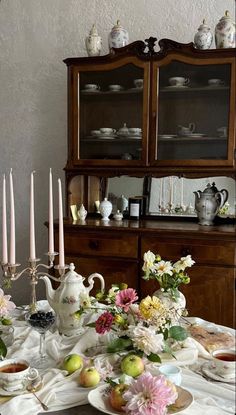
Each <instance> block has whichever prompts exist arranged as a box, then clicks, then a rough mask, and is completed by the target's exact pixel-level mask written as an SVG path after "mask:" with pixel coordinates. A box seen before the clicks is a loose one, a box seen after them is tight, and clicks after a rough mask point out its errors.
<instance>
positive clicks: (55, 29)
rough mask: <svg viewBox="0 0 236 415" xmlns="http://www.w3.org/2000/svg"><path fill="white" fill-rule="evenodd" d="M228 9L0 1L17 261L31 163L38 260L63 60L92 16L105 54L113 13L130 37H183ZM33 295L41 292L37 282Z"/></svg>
mask: <svg viewBox="0 0 236 415" xmlns="http://www.w3.org/2000/svg"><path fill="white" fill-rule="evenodd" d="M226 9H228V10H229V11H230V13H231V15H232V16H234V15H235V2H234V0H224V1H222V0H128V1H127V0H119V1H116V0H2V1H1V2H0V173H1V175H2V174H3V173H7V175H8V173H9V170H10V168H12V169H13V172H14V185H15V205H16V206H15V208H16V239H17V247H16V256H17V260H18V261H19V262H20V263H21V264H22V266H25V265H26V263H27V259H28V257H29V180H30V172H31V171H32V170H36V175H35V193H36V196H35V198H36V212H35V216H36V250H37V255H38V256H39V257H41V258H42V259H43V260H44V261H45V260H46V257H44V253H45V252H47V230H46V228H45V226H44V221H45V220H47V204H48V195H47V193H48V189H47V187H48V185H47V183H48V170H49V167H52V169H53V173H54V184H55V193H56V179H57V177H61V178H62V180H63V181H64V172H63V167H64V166H65V163H66V157H67V141H66V140H67V137H66V135H67V102H66V100H67V93H66V88H67V85H66V83H67V74H66V66H65V65H64V63H63V62H62V60H63V59H64V58H66V57H72V56H84V55H86V50H85V44H84V39H85V36H86V35H87V34H88V32H89V30H90V29H91V26H92V24H93V23H96V26H97V30H98V32H99V34H100V35H101V36H102V38H103V49H102V54H106V53H108V46H107V36H108V33H109V31H110V29H111V27H112V26H113V24H114V23H115V22H116V20H117V19H118V18H119V19H120V20H121V23H122V25H123V26H124V27H125V28H126V29H127V30H128V31H129V35H130V42H132V41H134V40H137V39H141V40H143V39H146V38H147V37H149V36H156V37H157V39H158V40H160V39H161V38H170V39H174V40H176V41H179V42H183V43H187V42H190V41H192V40H193V37H194V34H195V32H196V30H197V28H198V27H199V24H200V23H201V21H202V19H203V18H205V19H206V21H207V22H208V24H209V25H210V27H211V28H212V29H214V27H215V25H216V23H217V22H218V20H219V18H221V17H222V15H223V14H224V11H225V10H226ZM0 188H1V187H0ZM0 194H1V191H0ZM55 207H57V200H55ZM0 214H1V211H0ZM55 216H58V213H57V209H56V208H55ZM0 245H1V244H0ZM0 252H1V246H0ZM78 271H79V270H78ZM29 291H30V288H29V284H28V281H26V277H21V279H20V280H19V281H17V282H15V283H14V285H13V287H12V289H11V293H12V296H13V299H14V300H15V302H16V303H18V304H19V303H26V302H28V301H29ZM38 296H39V298H40V297H44V296H45V289H44V286H43V283H42V282H41V283H40V284H39V287H38Z"/></svg>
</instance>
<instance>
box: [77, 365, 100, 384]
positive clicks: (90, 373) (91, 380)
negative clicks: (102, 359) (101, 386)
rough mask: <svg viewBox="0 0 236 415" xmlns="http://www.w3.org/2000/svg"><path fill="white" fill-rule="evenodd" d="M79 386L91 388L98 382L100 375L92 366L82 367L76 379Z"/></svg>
mask: <svg viewBox="0 0 236 415" xmlns="http://www.w3.org/2000/svg"><path fill="white" fill-rule="evenodd" d="M78 381H79V384H80V386H83V387H84V388H91V387H93V386H96V385H97V384H98V383H99V382H100V374H99V372H98V371H97V369H96V368H95V367H94V366H88V367H84V368H83V369H82V370H81V372H80V374H79V378H78Z"/></svg>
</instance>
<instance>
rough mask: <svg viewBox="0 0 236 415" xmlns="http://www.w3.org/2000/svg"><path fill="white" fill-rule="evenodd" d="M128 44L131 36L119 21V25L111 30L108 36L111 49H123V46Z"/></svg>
mask: <svg viewBox="0 0 236 415" xmlns="http://www.w3.org/2000/svg"><path fill="white" fill-rule="evenodd" d="M128 43H129V34H128V32H127V30H125V29H124V28H123V27H122V26H121V24H120V21H119V20H117V24H116V25H115V26H114V27H113V28H112V29H111V32H110V33H109V36H108V45H109V49H111V48H122V47H123V46H126V45H128Z"/></svg>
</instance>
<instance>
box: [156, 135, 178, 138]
mask: <svg viewBox="0 0 236 415" xmlns="http://www.w3.org/2000/svg"><path fill="white" fill-rule="evenodd" d="M158 137H159V138H176V137H177V134H159V136H158Z"/></svg>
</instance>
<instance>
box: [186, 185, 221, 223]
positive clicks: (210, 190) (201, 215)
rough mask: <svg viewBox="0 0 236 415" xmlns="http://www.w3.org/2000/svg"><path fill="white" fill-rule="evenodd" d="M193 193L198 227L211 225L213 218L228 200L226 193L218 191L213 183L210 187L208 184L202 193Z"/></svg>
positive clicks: (199, 191)
mask: <svg viewBox="0 0 236 415" xmlns="http://www.w3.org/2000/svg"><path fill="white" fill-rule="evenodd" d="M193 193H194V194H195V210H196V212H197V215H198V219H199V225H213V220H214V218H215V216H216V215H217V213H218V212H219V210H220V209H221V208H222V206H223V205H224V204H225V202H226V201H227V199H228V195H229V194H228V191H227V190H226V189H222V190H220V191H219V190H218V189H217V188H216V186H215V183H214V182H213V183H212V185H210V183H208V185H207V187H206V189H205V190H204V191H203V192H201V190H198V191H196V192H193Z"/></svg>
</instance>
